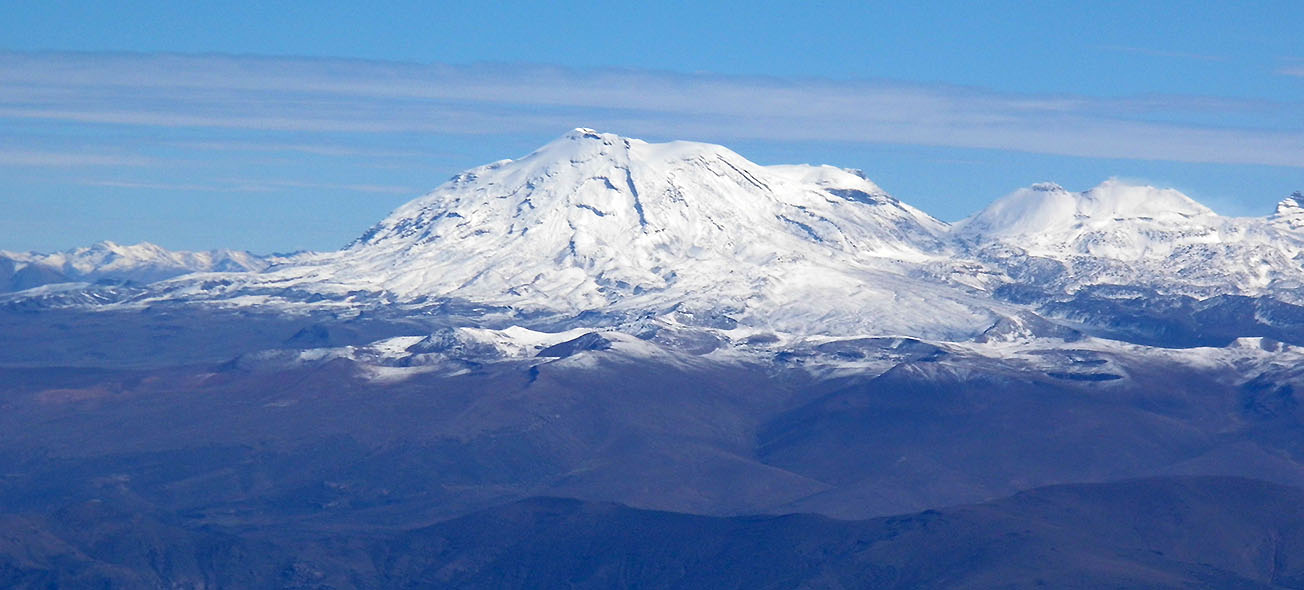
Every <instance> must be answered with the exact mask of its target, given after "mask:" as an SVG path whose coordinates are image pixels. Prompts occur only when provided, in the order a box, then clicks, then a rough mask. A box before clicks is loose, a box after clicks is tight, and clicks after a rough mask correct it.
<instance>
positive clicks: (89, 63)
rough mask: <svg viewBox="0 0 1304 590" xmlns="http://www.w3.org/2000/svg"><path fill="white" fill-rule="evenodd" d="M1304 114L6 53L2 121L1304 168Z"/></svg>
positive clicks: (644, 75)
mask: <svg viewBox="0 0 1304 590" xmlns="http://www.w3.org/2000/svg"><path fill="white" fill-rule="evenodd" d="M1189 57H1202V56H1189ZM1203 57H1207V56H1203ZM1282 73H1284V74H1288V75H1298V74H1299V72H1296V71H1295V69H1293V68H1286V69H1285V70H1282ZM1301 108H1304V105H1300V104H1293V103H1280V102H1277V103H1274V102H1270V101H1250V100H1238V99H1223V98H1217V97H1181V96H1158V97H1156V96H1146V97H1134V98H1103V97H1090V96H1075V95H1031V94H1009V93H998V92H992V91H986V90H982V89H976V88H968V87H955V86H947V85H941V84H904V83H887V82H874V81H841V80H827V79H785V78H766V77H757V76H724V75H711V74H682V73H672V72H656V71H645V70H628V69H601V70H575V69H568V68H561V67H553V66H542V65H502V64H473V65H445V64H428V65H422V64H410V63H394V62H375V61H361V60H345V59H313V58H274V57H253V56H225V55H152V54H68V53H6V54H0V119H9V120H11V121H18V122H23V123H25V124H28V125H40V124H48V123H66V124H77V125H86V124H92V125H106V126H116V127H119V128H145V129H148V128H157V127H161V128H169V129H199V130H202V129H217V130H223V129H226V130H246V131H258V132H293V133H372V134H410V133H438V134H454V135H481V134H506V133H514V134H521V133H532V134H535V133H537V134H552V133H556V132H558V131H559V130H561V129H566V128H570V127H575V126H578V125H583V126H589V127H600V128H604V129H609V130H613V131H618V132H621V133H625V134H630V135H642V136H652V137H660V138H664V137H678V138H700V139H709V140H718V141H730V140H761V141H779V142H783V141H812V140H817V141H838V142H861V143H879V144H906V145H925V146H945V147H960V148H990V149H1000V150H1014V151H1020V152H1031V153H1044V154H1057V155H1068V156H1080V157H1093V158H1125V159H1144V160H1168V161H1179V162H1200V163H1227V164H1262V165H1272V166H1288V167H1300V166H1304V129H1301V128H1300V125H1299V121H1298V117H1297V116H1296V115H1294V113H1297V112H1299V110H1300V109H1301ZM0 133H3V132H0ZM214 145H216V144H214Z"/></svg>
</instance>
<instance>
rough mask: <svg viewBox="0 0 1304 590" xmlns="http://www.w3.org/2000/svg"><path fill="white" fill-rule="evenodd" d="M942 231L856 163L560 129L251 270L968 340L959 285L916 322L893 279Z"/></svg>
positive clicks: (902, 277) (410, 294)
mask: <svg viewBox="0 0 1304 590" xmlns="http://www.w3.org/2000/svg"><path fill="white" fill-rule="evenodd" d="M946 231H947V226H946V224H944V223H942V222H940V221H938V220H936V219H934V218H932V217H930V216H928V215H927V214H925V213H923V212H921V211H919V210H917V209H914V208H913V207H910V206H908V205H906V204H904V203H901V202H900V201H898V200H897V199H895V198H892V197H891V196H889V195H888V194H887V193H885V192H884V191H883V190H882V189H881V188H879V187H878V186H877V185H875V184H874V183H873V182H871V181H869V180H867V179H866V178H864V176H863V175H862V174H860V173H859V172H856V171H848V170H842V169H838V168H833V167H829V166H806V165H800V166H761V165H758V164H755V163H753V162H750V161H748V160H746V159H745V158H743V157H742V156H739V155H738V154H736V153H734V152H732V151H730V150H728V149H726V148H724V147H721V146H718V145H711V144H704V143H693V142H682V141H680V142H670V143H648V142H644V141H641V140H637V139H630V138H625V137H620V136H617V135H613V134H608V133H598V132H596V131H593V130H591V129H575V130H573V131H571V132H569V133H567V134H565V135H564V136H562V137H561V138H559V139H557V140H555V141H553V142H551V143H548V144H547V145H545V146H543V147H542V148H540V149H538V150H536V151H535V152H533V153H531V154H529V155H526V156H525V157H523V158H521V159H519V160H503V161H499V162H495V163H492V164H489V165H487V166H481V167H479V168H475V169H472V170H469V171H467V172H464V173H462V174H459V175H457V176H455V177H453V178H452V179H451V180H449V181H448V182H447V183H445V184H444V185H442V186H440V187H439V188H437V189H435V190H434V191H433V192H431V193H430V194H428V195H426V196H424V197H421V198H419V199H416V200H414V201H412V202H410V203H408V204H406V205H404V206H402V207H400V208H399V209H397V210H396V211H394V213H393V214H391V215H390V216H389V217H387V218H386V219H385V220H383V221H381V222H380V223H379V224H377V225H376V226H374V227H372V228H371V229H370V230H368V231H367V232H366V233H365V234H364V235H363V236H362V237H360V238H359V239H358V240H357V241H355V242H354V243H353V244H352V245H351V246H350V247H348V248H346V249H345V250H343V251H340V252H338V253H331V254H327V255H321V256H319V257H317V258H313V259H306V260H304V261H303V264H301V265H298V266H295V267H292V268H287V269H284V270H282V271H278V272H275V273H271V274H270V275H260V276H259V277H258V279H257V281H260V282H261V281H264V280H270V281H273V282H275V284H277V285H281V286H286V287H292V288H302V289H306V290H311V291H313V292H328V293H329V292H332V291H333V292H335V293H337V294H339V295H341V296H343V295H345V294H347V293H350V292H356V291H358V290H363V289H365V290H370V291H374V292H379V293H383V294H384V295H383V296H384V297H386V298H388V299H390V300H393V301H396V302H399V303H405V302H407V303H413V302H430V301H452V300H457V301H475V302H477V303H478V304H484V305H491V306H498V307H502V308H509V309H511V310H512V313H517V314H519V313H527V314H537V313H546V314H553V313H559V314H578V313H583V312H593V313H602V314H613V315H615V316H619V317H625V318H629V317H645V316H648V315H653V316H656V315H661V314H664V313H668V312H671V311H678V312H684V313H687V314H689V315H692V316H693V317H695V318H701V317H715V318H721V317H726V318H728V320H727V321H725V323H726V324H727V323H730V322H733V321H735V320H742V319H744V318H746V319H747V320H748V321H749V322H750V323H752V324H753V325H760V326H772V327H782V328H783V329H799V328H802V327H803V326H804V327H806V329H810V328H811V327H812V326H815V325H819V326H820V327H819V328H818V329H821V330H824V329H829V328H830V327H832V326H837V328H836V329H840V330H856V329H858V328H857V326H861V327H864V326H865V325H866V324H867V323H868V322H874V325H875V326H876V329H878V330H882V329H885V328H886V329H888V330H901V331H905V330H907V329H910V330H914V329H917V326H918V325H920V324H921V323H922V324H923V325H924V327H925V329H928V328H930V327H931V328H936V329H939V330H940V329H942V327H943V326H945V331H946V333H955V328H956V326H962V327H961V328H959V330H960V332H959V333H965V334H968V333H972V332H973V331H974V330H977V329H980V328H981V327H982V325H984V324H986V323H989V321H990V318H989V317H988V316H987V314H986V313H985V312H983V311H977V312H975V311H974V310H973V309H972V308H973V306H972V305H971V304H963V305H961V304H958V303H957V304H955V305H948V304H947V302H948V301H952V300H954V299H955V298H957V297H961V296H962V295H961V294H959V293H945V291H947V289H946V288H942V287H939V288H938V289H939V290H938V291H937V292H935V293H933V295H932V296H931V297H932V298H933V299H935V300H937V301H938V302H939V303H940V304H941V307H939V308H938V310H937V312H936V313H932V314H928V316H927V317H915V316H914V315H912V314H903V312H902V311H901V308H900V306H899V302H900V300H901V299H902V298H903V297H904V298H910V297H916V296H922V294H918V291H917V289H911V288H903V287H901V286H900V285H901V284H902V283H903V282H906V281H908V280H909V279H908V276H907V275H908V274H909V273H910V272H911V271H912V270H913V269H914V268H916V267H917V266H918V265H920V264H927V263H930V262H932V261H936V260H939V259H942V258H944V257H945V256H946V255H947V253H948V252H949V250H948V246H947V243H946V239H945V234H946ZM956 313H958V314H959V317H956V315H955V314H956ZM834 318H836V320H834ZM711 321H713V322H714V321H716V320H711ZM722 321H723V320H722Z"/></svg>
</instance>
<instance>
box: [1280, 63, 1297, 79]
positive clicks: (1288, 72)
mask: <svg viewBox="0 0 1304 590" xmlns="http://www.w3.org/2000/svg"><path fill="white" fill-rule="evenodd" d="M1277 73H1278V74H1281V75H1283V76H1296V77H1300V78H1304V64H1300V65H1295V66H1286V67H1284V68H1281V69H1279V70H1277Z"/></svg>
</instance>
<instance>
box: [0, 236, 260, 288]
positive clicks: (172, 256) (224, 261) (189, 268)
mask: <svg viewBox="0 0 1304 590" xmlns="http://www.w3.org/2000/svg"><path fill="white" fill-rule="evenodd" d="M268 265H269V259H268V258H264V257H261V256H257V255H255V254H251V253H249V252H244V251H238V250H227V249H222V250H208V251H199V252H187V251H172V250H167V249H165V248H163V247H160V246H157V245H155V244H151V243H148V242H141V243H139V244H135V245H123V244H117V243H114V242H110V241H103V242H98V243H96V244H93V245H91V246H87V247H82V248H74V249H71V250H66V251H63V252H55V253H39V252H9V251H3V250H0V267H4V268H2V269H0V275H5V276H0V290H18V289H20V288H21V289H25V288H30V287H36V286H39V285H44V284H51V283H59V282H95V281H100V280H110V281H130V282H134V283H142V284H143V283H153V282H156V281H160V280H164V279H168V278H172V277H176V276H180V275H184V274H189V273H194V272H252V271H259V270H263V269H265V268H267V266H268ZM4 279H8V280H4Z"/></svg>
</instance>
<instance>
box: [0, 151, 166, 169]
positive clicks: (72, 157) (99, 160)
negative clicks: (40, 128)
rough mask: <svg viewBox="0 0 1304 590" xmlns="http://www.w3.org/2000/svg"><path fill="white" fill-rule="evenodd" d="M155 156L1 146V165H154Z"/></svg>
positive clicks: (155, 161) (155, 162) (156, 161)
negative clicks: (5, 147) (35, 149)
mask: <svg viewBox="0 0 1304 590" xmlns="http://www.w3.org/2000/svg"><path fill="white" fill-rule="evenodd" d="M158 163H159V161H158V160H157V159H154V158H148V157H144V156H137V155H131V154H97V153H82V152H56V151H34V150H24V149H4V148H0V166H22V167H44V166H52V167H65V168H67V167H80V166H115V167H116V166H153V165H156V164H158Z"/></svg>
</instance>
